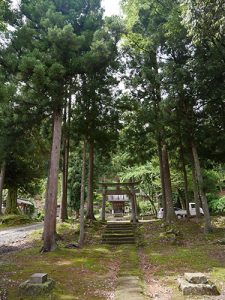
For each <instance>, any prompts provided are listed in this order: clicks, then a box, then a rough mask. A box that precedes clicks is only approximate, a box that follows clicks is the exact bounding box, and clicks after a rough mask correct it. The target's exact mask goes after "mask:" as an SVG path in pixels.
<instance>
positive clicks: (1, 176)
mask: <svg viewBox="0 0 225 300" xmlns="http://www.w3.org/2000/svg"><path fill="white" fill-rule="evenodd" d="M4 180H5V162H3V163H2V167H1V172H0V215H1V214H2V197H3V195H2V193H3V186H4Z"/></svg>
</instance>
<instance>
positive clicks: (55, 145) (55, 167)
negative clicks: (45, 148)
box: [42, 112, 62, 252]
mask: <svg viewBox="0 0 225 300" xmlns="http://www.w3.org/2000/svg"><path fill="white" fill-rule="evenodd" d="M61 133H62V117H61V113H60V112H57V113H56V112H55V113H54V115H53V137H52V149H51V158H50V167H49V174H48V186H47V193H46V201H45V220H44V244H43V248H42V252H49V251H53V250H55V248H56V212H57V187H58V172H59V160H60V146H61Z"/></svg>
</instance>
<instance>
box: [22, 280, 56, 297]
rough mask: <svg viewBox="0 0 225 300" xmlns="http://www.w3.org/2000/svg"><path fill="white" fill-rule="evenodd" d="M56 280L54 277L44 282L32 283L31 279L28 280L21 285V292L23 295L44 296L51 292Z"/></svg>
mask: <svg viewBox="0 0 225 300" xmlns="http://www.w3.org/2000/svg"><path fill="white" fill-rule="evenodd" d="M54 285H55V282H54V281H53V280H52V279H50V278H49V279H48V280H47V281H46V282H44V283H41V284H39V283H31V282H30V280H27V281H25V282H23V283H21V285H20V286H19V294H20V295H21V296H32V297H35V296H42V295H45V294H49V293H50V292H51V290H52V289H53V287H54Z"/></svg>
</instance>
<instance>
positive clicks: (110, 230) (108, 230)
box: [105, 229, 134, 234]
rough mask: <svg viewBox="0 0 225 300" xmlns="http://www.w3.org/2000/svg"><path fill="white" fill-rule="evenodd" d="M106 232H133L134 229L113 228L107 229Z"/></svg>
mask: <svg viewBox="0 0 225 300" xmlns="http://www.w3.org/2000/svg"><path fill="white" fill-rule="evenodd" d="M105 232H108V233H114V232H115V233H118V234H119V233H121V232H124V233H131V232H132V233H133V232H134V230H122V229H121V230H117V229H116V230H112V229H106V230H105Z"/></svg>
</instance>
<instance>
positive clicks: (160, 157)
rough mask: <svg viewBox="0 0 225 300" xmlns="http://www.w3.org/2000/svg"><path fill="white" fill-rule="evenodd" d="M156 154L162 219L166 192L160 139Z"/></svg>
mask: <svg viewBox="0 0 225 300" xmlns="http://www.w3.org/2000/svg"><path fill="white" fill-rule="evenodd" d="M158 156H159V167H160V181H161V189H162V207H163V219H164V220H165V219H166V194H165V183H164V171H163V160H162V145H161V141H160V139H158Z"/></svg>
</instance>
